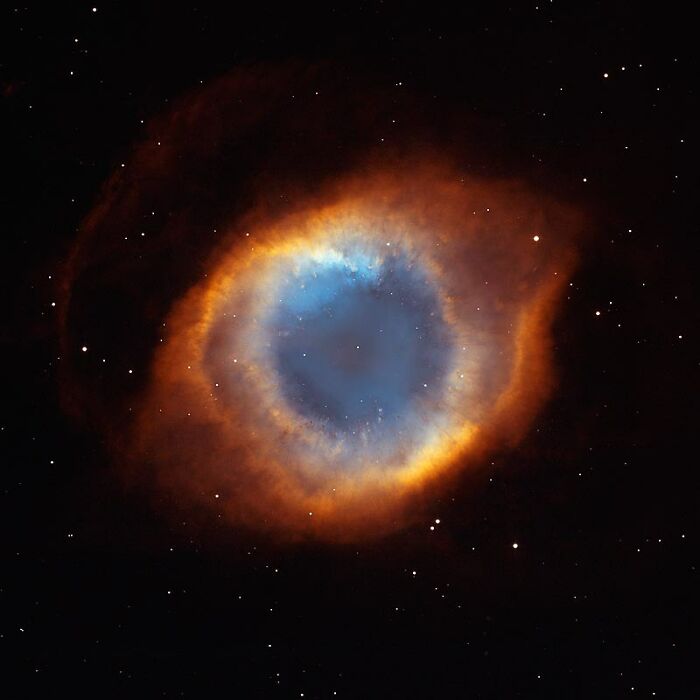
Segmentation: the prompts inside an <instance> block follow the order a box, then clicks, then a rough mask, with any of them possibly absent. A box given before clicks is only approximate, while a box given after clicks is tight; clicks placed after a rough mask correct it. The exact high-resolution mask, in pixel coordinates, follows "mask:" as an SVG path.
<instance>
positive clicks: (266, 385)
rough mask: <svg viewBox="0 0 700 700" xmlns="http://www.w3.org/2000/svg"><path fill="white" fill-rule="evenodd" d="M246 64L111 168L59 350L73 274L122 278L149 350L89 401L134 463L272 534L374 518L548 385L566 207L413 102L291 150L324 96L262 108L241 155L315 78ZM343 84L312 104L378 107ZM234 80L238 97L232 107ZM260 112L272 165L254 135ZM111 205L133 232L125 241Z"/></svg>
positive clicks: (348, 118)
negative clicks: (102, 395) (136, 374)
mask: <svg viewBox="0 0 700 700" xmlns="http://www.w3.org/2000/svg"><path fill="white" fill-rule="evenodd" d="M294 76H296V78H295V77H294ZM315 77H316V78H317V76H315ZM254 78H255V76H253V77H251V76H250V75H241V74H238V75H237V76H235V77H233V78H231V77H229V78H226V79H224V80H222V81H219V83H217V84H216V85H215V86H213V87H212V88H209V89H208V90H204V91H202V92H200V93H198V94H197V95H196V96H192V97H190V98H188V99H187V100H185V101H183V102H182V103H181V104H180V105H179V106H178V107H177V108H175V109H174V111H173V113H172V114H171V115H168V116H166V117H165V118H162V119H161V120H160V121H158V122H156V124H155V126H154V127H153V132H152V135H151V136H150V137H149V139H147V140H146V142H145V143H143V144H141V145H139V146H138V147H137V148H136V149H135V151H134V154H133V157H132V159H131V162H130V166H129V167H130V168H131V171H132V172H131V173H130V174H128V176H126V177H125V176H124V175H123V174H121V173H120V174H119V175H118V176H115V178H113V180H112V181H111V182H110V183H109V184H108V186H107V187H106V189H105V193H104V195H103V198H102V200H101V202H100V203H99V204H98V205H97V207H96V208H95V211H94V212H93V213H92V214H91V216H90V217H88V219H87V220H86V222H85V225H84V227H83V237H82V239H81V240H80V242H79V243H78V245H77V246H76V250H75V252H74V256H73V258H72V260H71V264H70V266H69V270H68V273H67V276H66V280H67V282H66V298H65V302H64V309H65V312H64V316H63V320H64V326H63V332H64V340H65V342H66V344H67V347H66V352H67V353H70V352H71V348H70V347H69V345H70V343H71V342H73V339H74V338H76V337H77V335H78V333H77V332H76V329H79V328H80V326H81V323H83V322H84V317H85V315H86V314H87V313H88V312H87V311H86V310H85V309H86V308H89V307H90V305H89V303H88V304H86V302H85V299H86V296H85V295H86V294H87V293H88V292H90V293H92V292H94V290H95V289H100V290H101V291H100V294H104V295H106V296H109V298H110V299H112V300H114V298H115V293H117V292H118V293H120V294H124V290H125V289H129V288H130V287H131V291H130V292H128V293H126V295H125V296H126V298H125V299H120V300H118V301H117V302H116V303H118V304H128V305H129V308H130V309H131V310H130V311H129V313H128V314H126V315H125V319H128V318H130V316H129V314H131V315H132V316H133V317H137V318H138V319H139V322H140V323H141V324H142V325H143V326H144V327H145V328H147V329H149V330H150V332H151V335H150V336H149V334H148V332H146V334H145V336H146V339H145V340H143V339H142V341H140V342H142V343H145V345H146V346H147V350H148V352H147V353H146V354H147V356H148V358H149V361H148V365H147V366H148V370H147V372H146V369H144V377H143V379H142V381H141V382H140V383H137V384H136V385H135V386H133V388H130V389H128V390H125V391H124V392H123V393H122V394H120V395H119V396H115V397H114V398H112V399H109V400H102V401H100V402H99V403H100V404H101V405H100V407H99V409H96V410H95V412H96V413H99V414H100V415H102V416H103V420H102V423H103V425H105V426H106V430H107V432H108V434H109V435H110V436H111V438H112V442H113V443H114V444H115V451H116V454H117V455H118V458H119V461H120V462H121V463H124V464H127V465H128V466H127V467H125V469H124V471H125V473H126V474H129V475H130V476H129V478H134V477H135V476H136V477H139V478H141V479H143V480H144V481H146V480H147V481H148V482H149V483H150V487H151V488H155V489H156V490H157V491H160V492H163V491H165V492H168V493H170V494H175V495H174V498H175V500H176V501H178V502H181V503H182V502H193V503H197V504H200V505H201V504H204V505H205V507H206V508H210V509H211V512H212V513H216V514H217V515H218V516H221V517H222V518H223V519H225V520H226V521H228V522H230V523H232V524H243V525H246V526H249V527H256V528H261V529H264V530H267V531H269V532H271V533H274V534H276V535H277V536H281V537H289V538H295V537H301V536H314V537H319V538H323V539H331V540H335V539H341V540H349V539H356V538H360V537H365V536H371V535H375V534H377V533H383V532H387V531H389V530H392V529H396V528H399V527H402V526H404V525H405V524H406V523H408V522H410V521H411V520H412V519H414V518H415V517H419V515H420V512H419V510H418V509H417V506H416V504H417V499H418V497H419V496H420V497H421V498H422V499H424V498H425V495H426V493H427V494H430V493H433V492H435V491H436V490H437V489H439V488H440V487H441V485H442V484H443V483H444V482H445V479H446V477H447V476H448V475H451V474H452V475H454V474H455V473H458V472H459V471H460V470H466V469H470V468H473V467H475V466H477V465H478V464H479V463H480V461H482V460H483V459H484V458H485V457H486V456H488V454H489V452H490V451H491V450H494V449H499V450H500V449H503V448H504V447H508V446H510V445H514V444H515V443H516V442H517V440H518V439H519V438H520V437H522V435H523V434H524V432H525V431H526V429H527V427H528V426H529V425H530V423H531V421H532V420H533V419H534V417H535V416H536V415H537V411H538V410H539V409H540V407H541V406H542V404H543V402H544V400H545V399H546V398H547V396H548V395H549V394H550V391H551V389H552V386H553V379H552V367H551V361H552V358H551V350H550V345H551V340H550V327H551V323H552V320H553V318H554V315H555V312H556V308H557V304H558V301H559V297H560V294H561V291H562V288H563V286H564V285H565V284H566V283H567V280H568V275H569V274H570V272H571V269H572V265H573V262H574V254H573V250H572V235H573V234H574V233H575V231H576V228H577V227H578V222H577V216H576V215H575V213H574V212H572V211H571V210H570V209H569V208H567V207H565V206H562V205H561V204H559V203H557V202H555V201H554V200H553V199H552V198H551V197H549V196H547V195H546V193H543V192H536V191H534V190H533V189H532V188H531V187H529V186H528V185H527V184H526V183H524V182H523V181H520V180H515V179H508V178H499V179H491V178H484V177H475V176H472V175H469V174H468V173H466V172H465V171H464V169H463V168H461V167H460V158H461V157H462V154H461V152H460V148H462V147H461V146H460V147H457V146H455V144H454V139H453V141H452V148H451V149H449V151H448V150H446V149H445V148H440V147H436V146H435V145H434V144H433V145H432V146H431V147H430V148H426V147H425V144H424V143H422V144H421V146H420V147H418V146H417V145H416V143H415V142H414V141H413V139H411V138H410V136H411V134H412V133H413V134H415V133H416V131H417V130H418V129H419V127H418V126H415V127H414V128H415V130H416V131H413V132H412V131H411V129H406V130H404V131H403V132H402V133H401V136H400V137H398V136H397V139H398V140H399V141H400V143H399V145H400V148H398V147H397V148H394V149H393V150H385V151H383V150H381V149H377V147H376V141H374V139H373V138H371V137H368V138H367V139H366V142H364V141H363V142H362V143H356V142H354V141H352V140H351V143H352V147H353V154H352V157H347V158H339V162H337V163H336V162H334V160H333V158H330V157H329V155H328V154H329V152H332V151H333V148H332V147H331V145H329V137H328V136H327V135H324V136H322V137H313V136H310V138H309V140H308V141H307V142H305V143H303V148H302V149H301V150H300V147H299V143H298V139H293V138H292V136H291V133H292V132H293V133H296V129H297V128H298V125H299V124H301V123H302V122H303V119H302V115H303V114H304V113H305V110H306V113H307V114H308V113H309V112H310V116H309V121H310V123H311V124H316V125H318V123H317V120H319V119H321V120H322V121H323V123H324V124H325V126H326V128H329V127H328V121H329V119H330V118H329V117H328V115H324V116H323V117H319V115H318V113H316V112H314V110H315V109H316V107H308V106H307V107H305V108H302V109H300V111H298V112H294V113H292V114H286V113H284V110H282V111H278V112H274V119H273V121H274V124H275V127H274V129H272V131H271V132H265V133H266V136H265V139H268V140H267V141H266V140H265V139H263V138H261V137H260V135H259V134H258V136H257V137H256V138H257V139H258V140H257V141H255V143H254V145H253V146H251V145H250V144H247V145H246V146H243V145H241V147H240V154H241V159H242V160H243V161H244V163H245V165H246V168H249V172H246V168H243V167H236V168H233V170H232V169H231V167H230V165H221V163H225V164H226V163H228V164H230V163H231V161H232V160H233V161H235V162H237V163H238V161H237V159H236V158H235V154H236V149H235V148H234V149H233V151H231V150H230V146H231V144H232V143H234V144H235V143H242V139H243V136H244V135H245V134H250V133H252V132H254V131H255V129H257V128H258V124H259V123H261V122H264V121H265V119H266V118H267V117H266V115H267V114H269V107H270V104H277V102H278V101H280V100H282V97H281V95H283V94H286V93H285V92H284V90H282V87H281V86H284V87H285V88H288V86H289V85H290V84H294V85H295V88H294V90H295V93H297V92H299V93H302V92H303V89H304V88H305V87H306V88H308V85H309V77H308V75H306V74H304V75H303V76H302V77H301V78H300V77H299V76H298V75H297V74H296V73H293V74H291V77H290V74H287V73H285V74H284V75H282V76H280V75H276V77H275V80H274V81H271V80H267V79H265V78H264V77H262V76H261V75H260V74H258V75H257V79H258V82H256V80H255V79H254ZM295 80H296V81H297V82H296V83H295V82H294V81H295ZM251 93H252V95H251ZM222 96H224V97H225V98H226V99H222ZM244 97H245V98H246V99H245V100H244V99H243V98H244ZM285 99H288V96H287V97H285ZM295 99H297V98H296V97H295ZM343 99H348V98H340V97H339V96H337V95H336V96H335V97H333V98H329V102H328V104H327V105H326V107H328V106H329V105H331V106H332V109H334V110H338V111H339V113H342V114H344V117H343V118H344V119H345V123H347V122H350V123H352V124H354V125H357V124H360V123H361V124H362V125H363V128H364V129H365V131H366V132H368V133H369V134H370V135H372V134H374V133H375V131H376V129H377V128H378V127H377V124H379V125H380V126H381V125H383V124H384V122H383V121H382V120H384V119H385V117H386V116H387V115H386V114H385V112H384V111H383V109H382V108H379V107H376V108H375V111H376V113H375V114H372V115H370V116H368V115H367V114H366V113H365V112H363V111H362V110H358V111H357V112H354V111H353V110H352V109H349V108H348V105H347V104H345V108H344V109H343V108H342V107H343ZM238 101H241V102H243V103H246V101H247V104H250V105H251V112H250V113H249V114H246V115H245V116H241V115H237V116H236V117H235V118H233V117H232V116H231V115H232V113H233V112H232V109H233V106H235V105H236V104H237V103H238ZM263 103H264V104H266V105H267V111H266V110H264V109H261V104H263ZM290 109H291V108H290ZM387 109H388V108H387ZM290 125H293V126H290ZM338 128H340V127H338ZM270 133H272V134H274V138H275V140H274V143H275V145H276V148H279V149H281V150H282V151H284V152H285V154H286V155H285V158H283V159H280V158H279V156H278V155H275V157H274V158H273V160H272V162H274V163H276V164H283V166H281V167H280V168H279V171H278V170H277V169H275V168H273V167H271V165H270V163H271V161H270V160H269V159H267V158H266V157H263V156H262V155H261V154H262V153H267V150H266V149H265V146H264V143H269V139H270ZM202 134H204V135H202ZM155 138H159V139H160V140H159V142H158V146H154V144H153V139H155ZM338 138H339V139H341V142H342V143H343V144H345V145H346V146H347V144H348V141H347V139H348V138H349V137H347V136H339V137H338ZM363 138H364V136H363ZM288 139H292V141H288ZM360 141H362V138H361V139H360ZM161 144H164V146H162V148H163V151H159V147H161ZM219 145H220V146H221V150H219V149H218V148H217V146H219ZM302 151H304V158H296V157H295V154H296V153H301V152H302ZM251 163H257V169H254V168H252V167H250V165H251ZM217 164H218V165H217ZM239 166H240V163H239ZM212 167H213V168H214V171H213V172H214V175H212ZM276 177H278V178H279V180H278V181H277V182H275V178H276ZM232 183H234V184H233V185H232ZM205 185H206V186H205ZM210 188H214V190H215V191H214V193H212V190H211V189H210ZM219 191H220V192H219ZM217 192H219V194H217ZM183 193H184V196H183ZM221 202H225V203H226V204H225V205H221ZM212 203H213V206H211V205H212ZM164 206H165V208H166V212H165V214H163V212H162V211H161V212H160V214H157V213H156V211H157V209H158V208H159V207H160V208H163V207H164ZM151 207H152V208H153V210H152V212H151V217H152V218H149V209H150V208H151ZM212 211H213V212H214V214H212ZM152 219H157V221H156V223H153V221H152ZM212 222H213V223H216V226H214V225H213V223H212ZM147 227H150V230H149V231H139V229H141V228H144V229H145V228H147ZM125 229H128V230H129V231H130V232H131V233H132V235H133V236H134V237H135V239H136V240H135V245H136V246H138V245H142V246H143V248H142V249H139V248H136V249H135V250H134V249H128V246H121V248H122V249H119V247H118V246H119V244H117V238H118V233H119V234H123V232H124V230H125ZM205 229H206V234H202V233H201V232H202V231H204V230H205ZM139 236H140V237H141V238H143V239H148V242H143V243H142V242H140V241H139ZM123 237H124V236H123V235H122V238H123ZM151 239H155V241H156V243H155V244H151V243H150V240H151ZM124 242H125V243H128V235H127V236H126V240H125V241H124ZM198 242H200V243H201V249H199V253H198V254H197V251H198V246H197V243H198ZM149 245H151V247H150V248H149V247H148V246H149ZM107 251H109V252H107ZM126 251H128V253H127V252H126ZM139 251H140V254H141V258H140V259H138V257H137V258H136V259H134V256H138V255H139ZM172 258H175V262H173V261H172ZM141 261H145V262H146V263H148V264H144V265H143V266H141ZM149 266H150V267H149ZM144 268H146V269H144ZM106 269H108V270H109V272H107V273H106V274H105V270H106ZM135 269H136V270H137V272H135V273H134V274H133V275H131V277H128V275H129V274H130V273H132V272H133V271H134V270H135ZM163 270H165V271H166V272H167V273H168V274H170V275H171V277H170V278H168V277H167V274H166V273H164V272H163ZM76 308H77V309H79V310H78V311H76V310H74V309H76ZM144 319H147V321H144ZM93 321H94V319H93ZM154 329H157V333H156V330H154ZM113 332H114V331H113V330H111V331H109V332H107V333H106V336H107V337H109V334H110V333H113ZM149 337H150V341H149ZM97 342H98V343H99V342H106V340H105V339H104V338H102V339H100V340H98V341H97ZM150 346H155V350H151V347H150ZM145 349H146V348H144V350H145ZM97 381H98V380H97V379H96V378H95V377H94V376H93V377H92V378H90V379H89V380H86V379H85V377H76V374H75V373H74V374H72V376H71V377H70V379H69V380H67V382H66V385H67V387H70V390H69V391H68V393H69V394H70V395H71V396H72V399H73V402H74V404H77V405H81V406H82V409H83V410H85V408H86V406H88V407H93V406H94V405H95V402H94V401H93V400H92V398H93V393H94V392H95V386H96V382H97ZM110 381H112V380H110ZM117 407H119V408H117ZM146 477H148V478H147V479H146Z"/></svg>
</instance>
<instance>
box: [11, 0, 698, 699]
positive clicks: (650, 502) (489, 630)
mask: <svg viewBox="0 0 700 700" xmlns="http://www.w3.org/2000/svg"><path fill="white" fill-rule="evenodd" d="M61 5H62V4H56V6H55V7H53V8H44V7H42V6H40V5H36V6H22V7H19V6H18V7H17V8H12V7H9V8H5V9H3V10H2V13H1V14H0V94H1V97H0V119H1V120H2V126H3V129H2V134H3V155H2V164H3V185H2V189H1V190H0V211H1V212H2V219H1V220H0V227H1V231H2V249H1V250H2V256H1V259H2V262H3V274H2V280H1V284H2V299H3V300H4V314H3V318H2V322H1V323H2V325H1V326H0V328H1V331H0V342H2V358H3V361H2V364H1V367H0V372H2V387H3V401H2V404H1V413H0V427H1V428H2V431H1V432H0V445H1V448H0V449H1V452H0V455H1V456H0V459H1V468H2V479H3V483H2V499H3V501H2V506H1V507H0V512H1V513H2V518H3V534H4V537H3V539H4V540H5V542H4V545H3V565H2V573H1V574H0V576H1V578H0V605H1V607H0V609H1V610H2V614H1V617H0V645H1V648H2V652H1V657H0V658H2V664H3V665H4V666H6V669H5V671H4V672H3V676H4V678H5V686H6V687H5V690H4V691H3V695H4V696H5V697H13V698H14V697H16V698H24V697H27V698H30V697H46V696H47V693H49V690H51V691H52V692H54V693H55V692H57V690H58V689H60V690H61V692H65V693H69V694H71V695H74V696H83V695H85V696H86V697H88V696H89V697H214V696H220V695H223V694H226V695H227V696H229V697H240V698H268V697H269V698H276V697H279V698H294V697H301V696H302V693H303V697H305V698H325V697H345V698H375V697H376V698H413V697H416V698H418V697H420V698H442V697H445V698H452V697H455V698H462V697H479V698H512V697H525V698H529V697H533V698H539V697H553V698H592V697H595V698H608V697H609V698H617V697H627V696H631V697H635V696H641V697H659V698H664V697H665V698H693V697H697V696H698V693H699V691H700V682H699V681H698V677H697V669H696V663H695V662H696V659H697V656H698V644H697V641H696V638H697V626H698V625H697V623H698V617H697V612H696V596H697V589H698V585H697V584H698V580H697V552H698V547H697V541H698V540H697V537H698V534H699V533H698V528H697V515H696V511H697V502H698V491H697V486H696V483H695V482H696V479H695V470H696V469H697V467H696V463H697V457H696V444H697V440H696V426H695V420H696V418H697V413H698V412H697V389H698V347H697V342H698V339H697V327H698V312H697V307H696V305H695V289H694V283H695V277H696V274H697V273H696V270H697V263H696V260H697V257H698V255H697V254H698V205H697V203H698V197H697V177H696V173H697V162H698V161H697V151H696V146H695V140H696V131H697V124H698V116H700V115H699V114H698V101H697V88H696V83H697V77H696V73H697V67H698V66H697V60H696V55H697V54H696V51H697V49H696V45H697V32H696V29H695V28H694V25H693V23H692V21H691V18H690V16H689V14H687V12H686V11H684V10H682V9H681V5H673V4H664V5H662V6H656V7H655V8H654V9H653V10H645V9H643V8H641V7H639V6H637V5H633V4H631V3H585V4H583V3H579V4H575V5H574V4H565V3H561V4H560V3H549V2H547V3H544V2H542V3H541V4H540V5H539V7H538V5H537V3H536V2H532V3H522V4H511V5H508V4H500V3H492V4H489V5H488V6H482V5H476V4H473V5H472V4H465V5H464V6H463V7H459V8H456V7H448V6H447V5H443V6H439V5H437V4H429V5H422V6H415V7H411V8H407V7H405V6H404V5H403V4H399V3H375V2H367V3H355V4H353V5H352V6H344V7H341V6H338V5H325V6H322V7H316V6H310V5H299V4H288V5H285V6H281V7H278V6H275V5H254V4H245V5H242V6H233V5H230V6H226V7H224V6H214V5H198V6H196V7H195V6H188V5H184V4H183V5H178V6H177V7H174V6H173V4H172V3H161V2H153V3H143V4H142V5H140V6H137V5H135V4H134V5H130V4H125V3H109V4H99V5H96V7H97V11H96V12H93V11H92V7H93V5H90V4H82V3H70V4H69V6H67V7H64V6H61ZM75 38H77V39H78V42H75ZM289 60H299V61H308V62H310V63H314V62H319V61H329V62H331V63H333V64H334V65H336V66H340V67H341V69H343V70H345V69H347V74H348V76H352V75H353V74H354V73H357V72H365V73H372V74H375V75H377V76H380V78H379V80H382V79H384V80H386V84H387V90H393V89H395V86H396V83H398V82H401V83H403V84H405V85H406V86H407V87H410V89H411V90H414V91H416V92H418V93H421V94H423V95H434V96H435V101H436V105H439V107H438V109H446V108H447V107H446V105H455V106H457V107H459V109H460V110H463V111H469V112H471V113H473V115H474V119H475V120H476V121H478V123H480V124H482V125H483V127H482V128H483V133H484V134H485V135H486V136H485V138H488V139H489V144H488V149H486V150H485V151H483V152H481V153H479V154H475V161H474V169H475V171H483V172H484V173H486V174H496V175H508V174H509V173H511V172H516V171H517V174H518V175H520V176H522V177H525V178H526V179H528V180H530V181H532V182H533V183H534V184H535V185H536V186H538V187H540V186H542V185H545V186H546V187H548V188H551V189H552V191H553V192H555V193H556V194H557V196H559V197H562V198H565V199H567V200H568V201H571V202H574V203H575V204H576V205H577V206H578V207H579V208H581V209H582V210H583V211H584V212H585V214H586V216H587V217H588V220H589V222H590V228H591V230H590V232H589V235H588V236H586V237H585V239H584V241H585V243H584V244H583V245H582V251H581V264H580V266H579V269H578V270H577V272H576V274H575V276H574V278H573V279H572V286H571V287H570V290H569V294H568V298H567V300H566V302H565V303H564V305H563V309H562V312H561V314H560V317H559V319H558V320H557V322H556V325H555V334H554V335H555V342H556V348H557V353H556V363H557V367H558V371H559V374H560V386H559V389H558V391H557V393H556V395H555V398H554V399H553V400H552V401H551V402H550V403H549V405H548V406H547V408H546V409H545V411H544V413H543V414H542V415H541V416H540V418H539V419H538V420H537V421H536V422H535V425H534V428H533V430H532V431H531V433H530V434H529V435H528V437H527V439H526V440H525V442H524V443H523V445H522V446H521V447H520V448H519V449H518V450H517V451H516V452H515V453H506V452H504V453H503V454H497V455H494V458H493V464H492V465H488V466H487V467H486V468H484V469H483V470H480V471H479V472H477V473H476V474H473V475H468V476H465V477H464V478H463V479H460V480H459V481H458V482H457V483H455V484H453V485H452V486H451V487H450V489H449V491H448V492H447V493H446V494H444V495H443V497H442V498H441V499H440V500H439V501H436V502H435V504H434V512H435V517H439V518H440V524H439V525H438V526H437V527H436V529H435V530H434V531H430V530H429V529H428V524H429V523H428V522H426V523H425V524H424V525H421V526H417V527H415V528H412V529H410V530H408V531H405V532H400V533H398V534H396V535H393V536H391V537H389V538H385V539H382V540H379V541H375V542H370V543H359V544H356V545H344V546H328V545H314V544H311V543H309V544H303V545H294V546H280V545H277V544H275V543H273V542H270V541H268V540H267V539H265V538H264V537H263V536H261V535H259V534H256V533H252V532H246V531H233V530H231V529H227V528H225V527H223V526H221V525H219V524H218V523H215V522H214V523H211V524H210V526H209V527H204V528H202V527H198V528H196V529H194V528H193V527H192V526H190V525H188V524H187V522H188V521H187V518H186V517H183V520H182V521H180V522H173V520H172V518H170V517H169V516H168V517H165V515H164V514H163V512H160V510H159V508H158V507H157V504H154V503H153V502H152V501H150V500H147V499H146V498H144V497H143V496H142V495H141V494H139V493H138V492H133V491H132V492H127V491H124V490H122V489H121V488H120V487H119V486H118V485H117V484H116V483H115V481H114V479H113V476H112V465H111V464H110V457H109V455H108V453H107V451H106V449H105V448H104V445H103V444H102V441H101V438H100V435H99V434H97V433H96V432H94V431H92V430H90V429H86V428H85V427H84V426H82V425H80V424H78V423H76V422H75V421H73V420H71V419H70V418H69V417H68V416H66V415H65V414H64V412H63V411H62V409H61V401H60V397H59V386H58V367H59V364H60V361H59V360H58V359H57V358H58V356H59V354H60V353H59V350H58V342H57V336H56V324H55V320H56V319H55V311H54V307H52V306H51V302H52V301H55V300H56V298H57V289H56V286H55V285H56V279H57V278H58V276H59V275H60V269H61V264H62V263H63V262H65V259H66V256H67V254H68V251H69V250H70V246H71V243H72V241H73V239H74V237H75V233H76V229H77V227H78V226H79V224H80V221H81V219H82V218H83V217H84V216H85V215H86V214H87V213H88V212H89V210H90V208H91V206H92V204H93V203H94V202H95V200H96V197H97V195H98V193H99V191H100V186H101V184H102V183H103V182H104V180H105V179H106V178H107V177H108V175H109V174H110V172H111V171H112V170H113V169H114V168H115V167H116V166H117V165H118V164H119V163H120V162H121V160H122V159H123V158H124V156H125V155H126V154H128V152H129V146H130V144H131V143H133V141H134V140H136V139H138V138H139V137H140V136H141V134H142V130H143V125H142V123H141V120H144V121H146V122H147V121H148V120H149V119H150V118H151V117H153V116H155V115H157V114H160V113H163V112H164V111H167V109H168V106H169V104H171V102H172V101H173V100H175V99H176V98H177V97H178V96H180V95H182V94H183V93H185V92H187V91H188V90H190V89H192V88H194V87H196V86H197V85H198V84H199V82H200V81H204V82H205V83H206V82H207V81H208V80H211V79H213V78H215V77H217V76H219V75H222V74H224V73H226V72H227V71H229V70H230V69H231V68H233V67H235V66H239V65H247V64H252V65H257V64H261V63H267V62H281V63H284V62H286V61H289ZM640 64H641V66H640ZM622 66H624V67H625V70H624V71H622V70H621V68H622ZM71 71H73V73H74V74H73V75H71V73H70V72H71ZM605 73H607V74H608V76H609V77H607V78H605V77H604V74H605ZM351 83H352V80H351V78H349V84H351ZM484 153H488V154H489V158H490V160H488V159H485V158H484ZM584 178H586V181H585V182H584ZM610 302H612V303H610ZM597 310H599V311H601V314H600V316H596V315H595V312H596V311H597ZM679 336H682V337H679ZM115 354H118V350H115ZM163 506H164V508H163V510H164V511H165V510H168V513H170V509H169V508H168V509H166V508H165V506H166V504H165V503H164V504H163ZM513 542H517V543H518V544H519V547H518V549H517V550H515V549H513V548H512V543H513ZM413 572H415V574H414V573H413ZM334 692H335V693H337V695H336V696H334V695H333V693H334ZM654 693H655V695H653V694H654Z"/></svg>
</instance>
